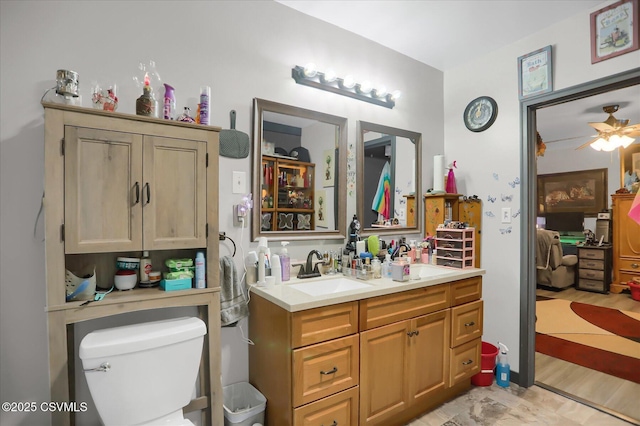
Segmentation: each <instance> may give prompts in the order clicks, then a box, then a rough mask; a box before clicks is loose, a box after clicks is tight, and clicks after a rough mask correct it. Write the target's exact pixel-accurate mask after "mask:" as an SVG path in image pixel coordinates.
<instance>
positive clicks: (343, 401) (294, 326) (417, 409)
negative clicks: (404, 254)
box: [249, 276, 483, 426]
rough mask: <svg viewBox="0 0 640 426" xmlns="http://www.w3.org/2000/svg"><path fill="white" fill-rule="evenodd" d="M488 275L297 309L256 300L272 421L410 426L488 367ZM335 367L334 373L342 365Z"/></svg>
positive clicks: (255, 336) (254, 372) (255, 323)
mask: <svg viewBox="0 0 640 426" xmlns="http://www.w3.org/2000/svg"><path fill="white" fill-rule="evenodd" d="M481 296H482V278H481V277H479V276H478V277H473V278H468V279H463V280H459V281H454V282H452V283H445V284H439V285H434V286H428V287H423V288H419V289H414V290H408V291H403V292H399V293H394V294H389V295H385V296H379V297H372V298H368V299H362V300H359V301H353V302H347V303H340V304H337V305H330V306H324V307H320V308H314V309H309V310H304V311H299V312H288V311H286V310H285V309H283V308H280V307H279V306H277V305H276V304H274V303H271V302H270V301H268V300H266V299H264V298H262V297H261V296H260V295H254V296H252V298H251V303H249V309H250V316H249V332H250V338H251V340H252V341H253V342H254V343H255V345H252V346H250V347H249V380H250V382H251V383H252V384H253V385H254V386H255V387H256V388H257V389H258V390H259V391H260V392H262V393H263V394H264V395H265V397H266V398H267V408H266V416H265V417H266V424H267V425H278V426H287V425H305V426H311V425H313V426H321V425H325V426H326V425H331V424H335V423H334V422H337V424H338V425H354V426H355V425H358V424H359V425H384V426H390V425H403V424H406V423H407V422H408V421H409V420H411V419H412V418H414V417H416V416H418V415H420V414H422V413H424V412H426V411H428V410H429V409H432V408H434V407H436V406H437V405H439V404H441V403H443V402H445V401H447V400H449V399H451V398H453V397H454V396H456V395H457V394H459V393H461V392H463V391H464V390H466V389H467V388H469V387H470V378H471V376H472V375H474V374H476V373H477V372H478V371H479V370H480V356H481V355H480V348H481V342H480V341H481V337H482V327H483V324H482V316H483V309H482V308H483V304H482V300H480V298H481ZM333 370H335V371H333Z"/></svg>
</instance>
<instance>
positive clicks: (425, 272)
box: [411, 265, 451, 278]
mask: <svg viewBox="0 0 640 426" xmlns="http://www.w3.org/2000/svg"><path fill="white" fill-rule="evenodd" d="M411 267H412V268H413V267H414V265H411ZM419 268H420V278H429V277H435V276H438V275H445V274H448V273H450V272H451V271H450V270H448V269H445V268H437V267H435V266H427V265H424V266H420V267H419Z"/></svg>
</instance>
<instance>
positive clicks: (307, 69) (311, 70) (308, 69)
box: [302, 62, 318, 78]
mask: <svg viewBox="0 0 640 426" xmlns="http://www.w3.org/2000/svg"><path fill="white" fill-rule="evenodd" d="M302 72H303V74H304V76H305V77H307V78H313V77H315V76H316V74H318V70H317V68H316V64H314V63H313V62H309V63H308V64H307V65H305V66H304V71H302Z"/></svg>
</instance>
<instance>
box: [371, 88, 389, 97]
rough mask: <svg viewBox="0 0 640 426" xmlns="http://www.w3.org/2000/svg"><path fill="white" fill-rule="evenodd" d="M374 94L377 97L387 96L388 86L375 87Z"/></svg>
mask: <svg viewBox="0 0 640 426" xmlns="http://www.w3.org/2000/svg"><path fill="white" fill-rule="evenodd" d="M373 94H374V96H375V97H377V98H384V97H385V96H387V88H386V87H385V86H379V87H376V88H375V89H373Z"/></svg>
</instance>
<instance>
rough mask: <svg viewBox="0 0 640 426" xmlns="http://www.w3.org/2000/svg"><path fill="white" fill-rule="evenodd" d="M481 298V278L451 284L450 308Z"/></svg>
mask: <svg viewBox="0 0 640 426" xmlns="http://www.w3.org/2000/svg"><path fill="white" fill-rule="evenodd" d="M481 298H482V277H473V278H467V279H466V280H460V281H455V282H453V283H451V306H457V305H462V304H463V303H467V302H473V301H474V300H480V299H481Z"/></svg>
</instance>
